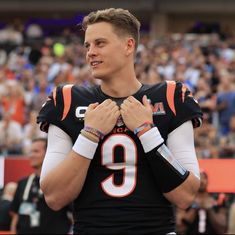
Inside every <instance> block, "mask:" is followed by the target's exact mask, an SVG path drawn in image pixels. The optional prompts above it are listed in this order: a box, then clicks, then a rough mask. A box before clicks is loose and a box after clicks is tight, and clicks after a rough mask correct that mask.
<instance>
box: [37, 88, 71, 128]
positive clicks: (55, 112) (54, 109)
mask: <svg viewBox="0 0 235 235" xmlns="http://www.w3.org/2000/svg"><path fill="white" fill-rule="evenodd" d="M72 86H73V85H62V86H58V87H56V88H54V90H53V91H52V94H51V95H50V96H49V97H48V98H47V101H46V102H45V103H44V104H43V106H42V108H41V110H40V111H39V114H38V116H37V123H39V124H40V129H41V130H42V131H44V132H48V128H49V124H54V125H56V126H58V127H59V128H61V129H63V120H64V119H65V118H66V116H67V115H68V112H69V109H70V106H71V99H72V92H71V90H72Z"/></svg>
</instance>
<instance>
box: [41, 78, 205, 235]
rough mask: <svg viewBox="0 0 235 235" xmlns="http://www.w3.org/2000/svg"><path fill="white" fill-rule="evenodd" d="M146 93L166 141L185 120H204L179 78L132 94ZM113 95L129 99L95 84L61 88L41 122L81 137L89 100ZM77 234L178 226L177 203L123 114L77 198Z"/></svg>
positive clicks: (163, 230) (45, 108)
mask: <svg viewBox="0 0 235 235" xmlns="http://www.w3.org/2000/svg"><path fill="white" fill-rule="evenodd" d="M144 95H147V97H148V99H149V101H150V102H151V105H152V109H153V120H154V124H155V125H156V126H157V127H158V129H159V131H160V133H161V135H162V137H163V138H164V140H165V141H166V140H167V136H168V134H169V133H170V132H172V131H173V130H174V129H176V128H177V127H178V126H180V125H181V124H182V123H184V122H186V121H188V120H192V122H193V125H194V126H195V127H197V126H199V125H200V123H201V118H202V112H201V110H200V107H199V106H198V104H197V102H196V101H195V100H194V99H193V97H192V94H191V93H190V91H189V90H187V88H186V87H185V85H183V84H182V83H179V82H174V81H169V82H164V83H160V84H156V85H143V86H142V87H141V88H140V89H139V91H138V92H137V93H135V94H134V95H133V96H134V97H135V98H136V99H138V100H139V101H142V97H143V96H144ZM108 98H111V99H113V100H115V101H116V102H117V103H118V104H119V105H120V104H121V102H122V101H123V100H124V99H125V98H118V99H117V98H112V97H109V96H107V95H106V94H104V93H103V92H102V91H101V88H100V86H94V87H91V88H85V87H78V86H73V85H64V86H59V87H57V88H56V89H55V90H54V91H53V93H52V95H51V96H50V97H49V98H48V101H47V102H46V103H45V105H44V106H43V108H42V109H41V111H40V113H39V116H38V122H39V123H40V124H41V129H42V130H44V131H47V129H48V126H49V124H50V123H51V124H54V125H56V126H58V127H59V128H61V129H62V130H64V131H65V132H66V133H67V134H68V135H69V136H70V137H71V139H72V141H73V143H74V142H75V141H76V139H77V136H78V135H79V133H80V131H81V129H82V128H83V127H84V120H83V118H84V113H85V111H86V108H87V106H88V105H89V104H91V103H95V102H99V103H101V102H103V101H104V100H105V99H108ZM74 219H75V226H74V232H75V233H78V234H81V235H82V234H103V235H104V234H109V235H112V234H118V235H120V234H135V235H138V234H141V235H144V234H163V233H168V232H172V231H174V230H175V227H174V226H175V224H174V213H173V208H172V205H171V203H170V202H169V201H167V199H166V198H165V197H164V196H163V194H162V192H161V191H160V188H159V187H158V185H156V181H154V179H153V176H152V173H151V171H150V169H149V166H148V164H147V162H146V160H145V153H144V151H143V148H142V145H141V143H140V141H139V139H138V137H137V136H136V135H134V134H133V132H131V131H130V130H129V129H128V128H127V127H126V126H125V124H124V123H123V122H122V119H121V118H120V119H119V120H118V122H117V124H116V126H115V128H114V129H113V130H112V131H111V133H109V134H108V135H106V136H105V138H104V139H103V140H101V141H100V142H99V145H98V148H97V150H96V153H95V156H94V158H93V160H92V161H91V165H90V167H89V170H88V174H87V178H86V181H85V184H84V187H83V189H82V192H81V193H80V195H79V196H78V198H77V199H76V200H75V202H74Z"/></svg>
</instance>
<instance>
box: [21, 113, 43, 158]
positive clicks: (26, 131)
mask: <svg viewBox="0 0 235 235" xmlns="http://www.w3.org/2000/svg"><path fill="white" fill-rule="evenodd" d="M36 117H37V112H36V111H34V110H31V111H30V114H29V122H28V123H27V124H26V125H25V126H24V128H23V135H24V138H23V154H26V155H28V154H29V153H30V149H31V145H32V140H33V139H36V138H43V137H46V136H47V134H46V133H45V132H42V131H41V130H40V128H39V126H38V125H37V122H36Z"/></svg>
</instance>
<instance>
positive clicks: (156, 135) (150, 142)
mask: <svg viewBox="0 0 235 235" xmlns="http://www.w3.org/2000/svg"><path fill="white" fill-rule="evenodd" d="M139 139H140V142H141V144H142V146H143V148H144V152H145V153H147V152H149V151H151V150H152V149H154V148H156V147H157V146H160V145H161V144H163V143H164V139H163V138H162V136H161V134H160V132H159V130H158V128H157V127H152V128H151V129H149V130H148V131H146V132H145V133H143V134H142V135H141V136H139Z"/></svg>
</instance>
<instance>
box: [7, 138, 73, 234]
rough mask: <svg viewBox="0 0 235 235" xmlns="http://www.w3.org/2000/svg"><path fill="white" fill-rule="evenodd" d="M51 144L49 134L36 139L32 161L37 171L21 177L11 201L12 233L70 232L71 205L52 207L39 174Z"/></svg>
mask: <svg viewBox="0 0 235 235" xmlns="http://www.w3.org/2000/svg"><path fill="white" fill-rule="evenodd" d="M46 148H47V139H46V138H37V139H34V140H33V142H32V149H31V156H30V164H31V166H32V167H33V168H34V169H35V173H33V174H31V175H29V176H28V177H25V178H23V179H21V180H20V181H19V182H18V187H17V189H16V193H15V196H14V199H13V201H12V204H11V212H12V221H11V233H12V234H16V233H17V234H68V232H69V230H70V228H71V223H72V222H71V218H69V217H68V214H67V213H69V212H70V211H71V210H70V209H69V208H68V207H64V208H62V209H61V210H60V211H54V210H52V209H50V208H49V207H48V206H47V204H46V202H45V199H44V196H43V193H42V191H41V190H40V187H39V175H40V172H41V168H42V162H43V159H44V157H45V153H46Z"/></svg>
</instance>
